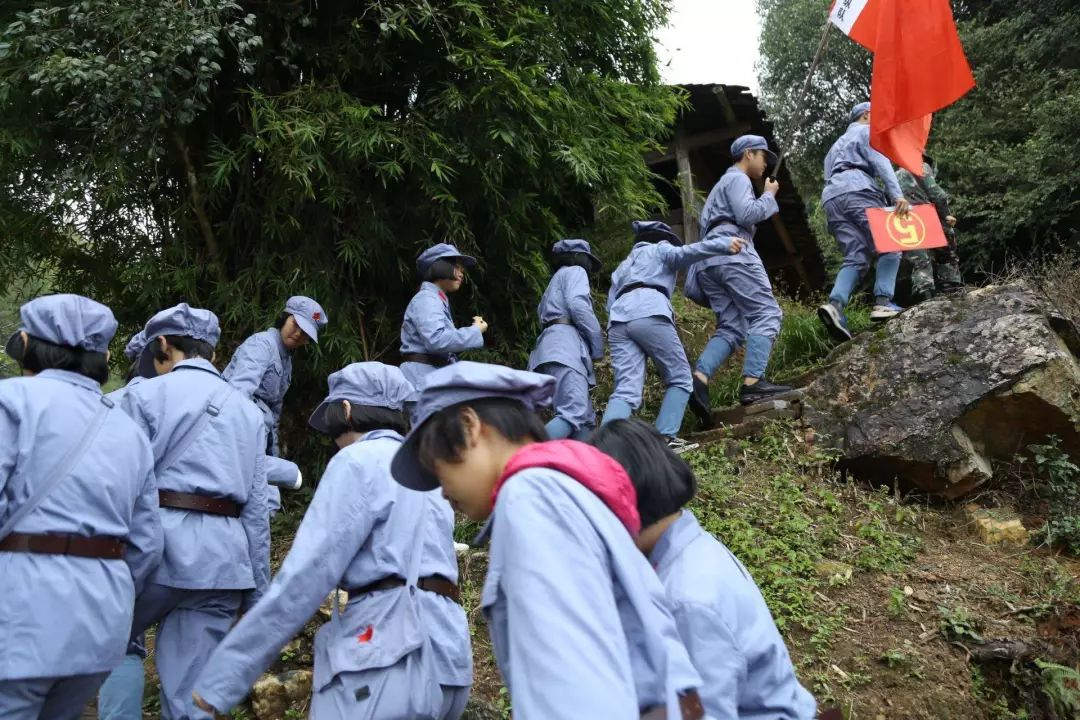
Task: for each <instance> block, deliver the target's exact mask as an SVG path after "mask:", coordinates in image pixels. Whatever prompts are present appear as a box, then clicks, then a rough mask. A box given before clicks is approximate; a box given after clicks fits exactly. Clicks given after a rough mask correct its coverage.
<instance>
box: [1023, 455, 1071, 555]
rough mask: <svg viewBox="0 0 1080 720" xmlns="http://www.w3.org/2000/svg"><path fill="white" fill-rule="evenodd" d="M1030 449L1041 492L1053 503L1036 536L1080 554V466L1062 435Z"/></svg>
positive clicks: (1047, 542) (1050, 543)
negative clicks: (1070, 455)
mask: <svg viewBox="0 0 1080 720" xmlns="http://www.w3.org/2000/svg"><path fill="white" fill-rule="evenodd" d="M1028 451H1029V452H1031V454H1032V456H1033V457H1034V460H1035V469H1036V472H1037V476H1038V478H1039V480H1040V481H1041V487H1040V492H1041V494H1042V495H1044V496H1045V497H1046V498H1047V499H1048V500H1049V502H1050V511H1049V517H1048V518H1047V520H1046V523H1045V524H1043V526H1042V527H1041V528H1039V529H1038V531H1037V532H1036V535H1037V536H1038V537H1040V538H1041V539H1042V540H1043V541H1044V542H1045V543H1046V544H1047V545H1061V546H1062V547H1064V548H1065V549H1066V550H1067V551H1068V552H1069V553H1071V554H1073V555H1080V467H1077V466H1076V465H1075V464H1074V463H1073V462H1072V459H1071V458H1070V457H1069V456H1068V455H1067V454H1066V453H1065V451H1064V450H1062V449H1061V439H1060V438H1058V437H1054V436H1051V437H1049V438H1047V441H1046V444H1043V445H1029V446H1028Z"/></svg>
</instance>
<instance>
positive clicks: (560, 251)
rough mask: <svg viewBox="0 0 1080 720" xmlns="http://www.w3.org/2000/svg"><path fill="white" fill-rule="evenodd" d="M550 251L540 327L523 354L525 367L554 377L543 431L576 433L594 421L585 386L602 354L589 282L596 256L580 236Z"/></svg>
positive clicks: (555, 435)
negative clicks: (526, 354)
mask: <svg viewBox="0 0 1080 720" xmlns="http://www.w3.org/2000/svg"><path fill="white" fill-rule="evenodd" d="M551 251H552V257H553V260H552V265H553V266H554V267H555V274H554V275H552V276H551V282H549V283H548V286H547V289H546V290H544V295H543V297H541V298H540V305H539V306H537V308H536V314H537V315H538V316H539V318H540V325H541V326H542V328H543V330H541V332H540V337H538V338H537V339H536V347H535V348H534V349H533V351H532V354H530V355H529V370H533V371H535V372H541V373H544V374H545V375H551V376H552V377H553V378H555V400H554V402H553V403H552V405H553V409H554V411H555V417H553V418H552V419H551V420H550V421H549V422H548V424H547V431H548V437H550V438H551V439H552V440H557V439H560V438H566V437H574V438H577V439H581V438H582V437H584V436H586V435H588V434H589V432H590V431H591V430H592V428H593V427H595V426H596V411H595V410H593V405H592V399H590V398H589V388H590V387H592V386H593V385H596V373H595V372H594V371H593V361H595V360H602V359H603V357H604V336H603V334H602V333H601V332H600V322H599V321H598V320H597V319H596V311H595V310H593V303H592V290H591V289H590V287H589V279H590V277H591V276H592V275H595V274H596V273H598V272H600V259H599V258H597V257H596V256H595V255H593V253H592V248H591V247H590V246H589V243H587V242H586V241H584V240H560V241H559V242H557V243H555V245H554V246H553V247H552V248H551Z"/></svg>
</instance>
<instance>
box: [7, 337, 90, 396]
mask: <svg viewBox="0 0 1080 720" xmlns="http://www.w3.org/2000/svg"><path fill="white" fill-rule="evenodd" d="M20 344H21V343H20ZM18 360H19V365H21V366H22V367H23V368H24V369H26V370H29V371H30V372H32V373H39V372H41V371H42V370H68V371H69V372H74V373H78V374H80V375H84V376H86V377H88V378H90V379H91V380H94V381H96V382H97V383H98V384H101V385H104V384H105V383H106V382H107V381H108V379H109V361H108V358H107V357H106V355H105V353H99V352H90V351H89V350H84V349H83V348H78V347H71V346H69V345H56V344H54V343H51V342H46V341H45V340H42V339H40V338H36V337H34V336H33V335H28V336H27V338H26V348H25V349H24V350H23V351H22V352H20V353H19V357H18Z"/></svg>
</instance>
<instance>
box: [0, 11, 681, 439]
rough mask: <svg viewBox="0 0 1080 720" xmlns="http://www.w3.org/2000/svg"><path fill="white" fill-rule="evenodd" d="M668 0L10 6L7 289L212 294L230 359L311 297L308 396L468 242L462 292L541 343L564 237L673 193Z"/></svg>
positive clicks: (376, 354)
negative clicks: (665, 158)
mask: <svg viewBox="0 0 1080 720" xmlns="http://www.w3.org/2000/svg"><path fill="white" fill-rule="evenodd" d="M668 5H669V3H668V1H667V0H618V1H617V2H599V1H594V2H579V3H554V4H553V3H547V2H540V1H539V0H524V1H522V2H513V3H511V2H505V1H504V0H446V1H445V2H438V3H435V2H430V0H368V1H365V2H344V1H343V0H330V1H328V2H319V3H291V2H290V3H254V4H252V3H248V4H244V5H243V7H242V8H241V5H239V4H237V3H235V2H232V1H231V0H200V1H199V2H197V3H196V2H191V1H190V0H182V1H181V2H177V1H176V0H129V1H127V2H118V1H117V0H47V1H43V2H29V1H14V2H5V3H3V4H2V6H0V234H2V235H3V237H4V243H3V244H2V246H0V286H4V285H6V283H7V282H8V281H9V280H10V279H11V278H12V277H14V276H15V275H17V274H19V273H21V272H23V271H24V269H25V268H26V267H27V266H28V265H30V264H36V265H49V266H50V267H55V268H57V269H58V271H57V277H56V288H57V289H60V290H70V289H77V290H79V291H80V292H83V293H86V294H89V295H92V296H94V297H95V298H97V299H99V300H101V301H103V302H106V303H107V304H109V305H110V306H112V307H113V309H114V310H115V311H116V313H117V315H118V317H119V318H120V320H121V322H122V325H123V327H124V329H125V330H134V329H135V328H136V327H137V326H138V325H141V324H142V323H143V322H144V321H145V319H146V317H147V316H148V315H149V314H150V313H152V312H153V311H155V310H156V309H158V308H160V307H162V306H163V305H166V304H168V303H171V302H177V301H180V300H185V301H188V302H191V303H193V304H200V305H203V306H207V307H210V308H212V309H214V310H215V311H216V312H217V313H218V314H219V315H220V317H221V320H222V325H223V330H224V336H223V342H222V347H221V348H220V350H219V355H220V356H222V357H228V355H229V354H230V352H231V349H232V348H233V347H234V346H235V344H236V343H238V342H239V341H240V340H241V339H242V338H243V337H245V336H246V335H247V334H249V333H251V332H252V331H255V330H259V329H262V328H264V327H266V325H267V324H268V323H269V322H270V321H271V320H272V319H273V318H274V317H275V316H276V315H277V313H278V312H279V311H280V308H281V305H282V303H283V301H284V300H285V298H287V297H288V296H289V295H292V294H297V293H303V294H308V295H312V296H314V297H316V298H317V299H319V300H320V302H321V303H322V304H323V305H324V307H325V308H326V310H327V315H328V317H329V320H330V326H329V327H328V329H327V331H326V333H325V339H323V340H322V342H321V343H320V345H319V346H318V347H317V348H311V349H309V350H306V351H305V352H304V357H303V359H302V360H301V361H299V362H297V364H296V371H297V374H296V377H295V378H294V389H293V390H292V391H291V393H290V403H293V404H296V405H297V406H300V407H306V406H310V404H311V403H312V401H313V400H314V399H315V397H316V396H317V395H318V394H319V393H321V391H322V390H323V389H324V385H323V383H324V380H323V379H324V378H325V376H326V374H327V372H329V371H331V370H334V369H336V368H338V367H340V366H341V365H342V364H344V363H345V362H347V361H354V360H358V359H380V358H387V359H389V358H390V357H391V353H392V352H393V350H394V348H395V347H396V345H397V337H398V333H399V329H400V320H401V313H402V310H403V308H404V306H405V304H406V303H407V301H408V298H409V297H410V295H411V294H412V292H414V291H415V287H416V279H415V271H414V258H415V256H416V254H417V252H418V251H419V250H420V249H421V248H423V247H425V246H426V245H428V244H430V243H431V242H434V241H439V240H449V241H452V242H455V243H457V244H458V245H459V246H461V247H462V248H463V249H464V250H466V251H469V252H471V253H473V254H476V255H478V256H479V257H480V258H481V266H480V268H479V269H478V270H477V271H475V272H474V273H472V275H471V277H470V280H471V282H470V284H469V285H468V286H467V287H466V289H465V290H464V291H463V292H462V293H460V294H459V296H458V297H456V298H455V302H454V305H455V309H456V310H457V312H458V313H459V315H460V316H461V318H462V319H465V318H468V317H471V316H472V315H474V314H481V313H482V314H483V315H484V316H485V317H486V318H487V319H488V321H489V322H490V323H491V328H492V329H491V331H490V332H489V337H488V347H489V349H491V350H492V351H495V352H497V353H499V355H500V357H502V358H504V359H505V358H510V357H517V356H520V355H521V347H522V346H523V345H524V344H526V343H528V342H531V340H532V338H533V332H532V331H533V330H534V324H533V323H534V322H535V320H534V319H533V318H532V314H533V309H534V305H535V302H536V298H537V297H538V296H539V293H540V290H541V289H542V285H543V283H544V282H546V279H547V274H548V272H547V269H546V267H545V263H544V255H545V252H546V250H547V248H548V247H549V246H550V243H551V242H552V241H554V240H555V239H558V238H559V237H561V236H565V235H569V234H571V233H574V234H576V233H579V232H581V233H585V232H586V231H585V229H586V228H588V227H590V226H592V224H593V223H594V221H595V222H597V223H599V224H603V223H605V222H607V223H610V222H614V221H615V219H621V218H625V217H626V216H627V215H634V214H638V215H639V214H644V213H646V212H648V211H650V210H652V209H654V208H656V207H657V206H658V205H659V203H660V202H661V200H660V197H659V195H658V194H657V193H656V192H655V191H654V190H653V186H652V183H651V174H650V172H649V171H648V169H647V167H646V166H645V164H644V163H643V161H642V158H641V155H642V153H643V152H644V151H646V150H648V149H650V148H654V147H656V141H657V139H658V138H662V137H664V136H665V135H666V134H667V131H668V127H669V125H670V122H671V121H672V120H673V118H674V114H675V111H676V109H677V107H678V105H679V99H678V96H677V94H676V93H675V92H674V91H673V90H672V89H670V88H668V87H665V86H663V85H662V84H661V83H660V81H659V77H658V74H657V67H656V58H655V54H654V50H653V47H652V40H651V37H652V35H653V34H654V31H655V30H656V29H657V28H659V27H660V26H661V25H662V24H663V22H664V21H665V19H666V16H667V12H668ZM622 232H624V233H625V229H622ZM122 342H123V338H119V339H118V340H117V343H118V346H119V345H120V344H122ZM117 349H119V348H118V347H117ZM114 354H115V355H119V353H118V352H117V353H114ZM299 416H300V414H297V417H299ZM294 422H295V419H294V418H291V417H287V419H286V425H287V426H286V428H285V444H286V445H290V444H291V443H290V440H295V441H296V442H299V441H301V440H300V439H301V438H303V442H307V438H306V433H305V432H304V431H303V430H302V429H301V428H298V427H297V428H295V429H294V430H291V429H290V428H289V427H288V424H289V423H294ZM296 424H297V425H298V423H296Z"/></svg>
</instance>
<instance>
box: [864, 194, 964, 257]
mask: <svg viewBox="0 0 1080 720" xmlns="http://www.w3.org/2000/svg"><path fill="white" fill-rule="evenodd" d="M866 218H867V220H869V221H870V232H871V233H873V235H874V246H875V247H876V248H877V251H878V252H879V253H891V252H907V251H910V250H931V249H933V248H940V247H945V246H946V245H948V241H947V240H946V239H945V231H944V230H943V229H942V228H941V220H939V219H938V214H937V209H936V208H935V207H934V206H933V205H915V206H913V207H912V208H911V212H910V213H908V216H907V217H900V216H899V215H897V214H896V213H895V212H893V211H892V210H887V209H885V208H868V209H867V211H866Z"/></svg>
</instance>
